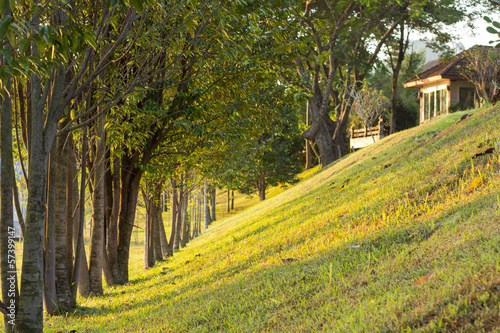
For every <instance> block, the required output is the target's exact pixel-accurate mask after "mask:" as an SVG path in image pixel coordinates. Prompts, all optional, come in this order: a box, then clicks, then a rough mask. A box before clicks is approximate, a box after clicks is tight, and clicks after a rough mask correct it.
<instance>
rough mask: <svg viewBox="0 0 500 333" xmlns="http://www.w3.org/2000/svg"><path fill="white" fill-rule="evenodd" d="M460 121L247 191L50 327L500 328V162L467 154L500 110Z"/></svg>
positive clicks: (496, 132)
mask: <svg viewBox="0 0 500 333" xmlns="http://www.w3.org/2000/svg"><path fill="white" fill-rule="evenodd" d="M462 115H463V113H457V114H452V115H449V116H445V117H440V118H438V119H435V120H432V121H430V122H428V123H426V124H424V125H422V126H419V127H418V128H414V129H410V130H407V131H404V132H401V133H397V134H395V135H391V136H390V137H388V138H386V139H384V140H382V141H380V142H377V143H375V144H373V145H371V146H369V147H367V148H365V149H362V150H360V151H358V152H356V153H354V154H351V155H349V156H347V157H345V158H344V159H342V160H340V161H338V162H337V163H335V164H334V165H332V166H330V167H328V168H326V169H324V170H321V171H317V170H314V171H312V172H311V173H313V174H311V175H310V177H308V178H305V179H304V180H302V181H301V182H300V183H299V184H297V185H296V186H294V187H291V188H288V189H286V190H284V191H283V189H274V190H271V191H270V195H269V199H267V200H266V201H264V202H262V203H257V202H256V199H255V198H254V199H246V197H244V196H239V197H238V200H237V202H238V203H239V204H238V207H249V208H247V209H245V210H244V211H241V212H239V213H238V214H235V215H233V214H230V215H229V216H226V217H225V218H221V219H220V220H219V221H217V222H216V223H214V224H213V225H212V226H211V227H210V228H209V230H207V231H205V232H204V233H203V234H202V235H201V236H200V237H198V238H196V239H194V240H193V241H191V242H190V243H189V244H188V246H187V248H184V249H182V250H180V251H179V252H178V253H176V254H175V256H174V257H173V258H170V259H169V260H168V261H166V262H163V263H160V264H158V265H157V266H155V267H154V268H152V269H150V270H147V271H144V270H143V269H142V260H143V258H142V247H141V246H140V245H137V246H136V245H133V249H132V251H131V254H132V257H131V263H130V270H131V275H130V276H131V282H130V283H129V284H128V285H126V286H117V287H112V288H106V289H105V296H104V297H93V298H89V299H79V304H80V306H79V308H78V309H76V310H75V311H74V312H72V313H68V314H67V315H61V316H53V317H47V318H46V322H45V327H46V330H47V331H48V332H59V331H63V332H66V331H69V330H77V331H78V332H86V331H88V332H113V331H114V332H149V331H151V332H187V331H189V332H214V331H224V332H226V331H237V332H239V331H264V332H267V331H290V332H314V331H327V332H401V331H406V332H413V331H429V332H434V331H438V332H442V331H463V332H481V331H482V330H485V331H491V330H494V329H497V330H498V327H499V322H500V318H499V309H500V308H499V304H500V303H499V302H500V272H499V271H500V264H499V260H500V255H499V252H500V228H499V226H500V198H499V196H500V186H499V185H500V172H499V169H500V165H499V162H500V159H499V155H498V152H495V153H494V154H489V155H486V156H480V157H478V158H475V159H471V158H472V157H473V156H475V154H477V153H479V152H481V151H484V150H485V149H486V148H488V147H493V146H495V145H497V142H500V127H499V125H498V124H500V112H499V109H498V108H491V109H482V110H479V111H476V112H475V113H474V116H473V117H471V118H468V119H467V120H464V121H460V122H459V119H460V117H461V116H462ZM488 140H489V141H488ZM479 145H482V147H481V148H478V146H479ZM497 151H498V149H497ZM477 177H481V182H480V185H477V184H479V183H477V182H476V183H475V184H476V185H475V186H472V185H471V184H473V182H474V180H475V179H476V178H477ZM273 191H282V193H279V194H277V193H276V194H275V195H274V196H273ZM224 195H226V197H225V198H227V193H224V192H223V193H221V194H220V196H219V199H218V200H220V201H222V202H223V201H224V200H225V199H224V197H223V196H224ZM245 200H247V201H245ZM251 200H254V201H251ZM226 204H227V202H226ZM223 205H224V203H222V206H223ZM226 207H227V206H226ZM133 244H134V243H133ZM292 259H296V260H292Z"/></svg>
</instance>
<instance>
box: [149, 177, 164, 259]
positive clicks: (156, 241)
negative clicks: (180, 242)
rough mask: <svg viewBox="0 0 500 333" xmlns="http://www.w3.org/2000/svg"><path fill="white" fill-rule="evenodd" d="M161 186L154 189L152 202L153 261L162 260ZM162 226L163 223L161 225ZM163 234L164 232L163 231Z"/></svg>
mask: <svg viewBox="0 0 500 333" xmlns="http://www.w3.org/2000/svg"><path fill="white" fill-rule="evenodd" d="M160 190H161V186H158V187H157V188H156V189H155V192H154V196H153V200H152V206H153V207H152V211H151V213H152V215H151V219H152V222H153V254H154V260H155V261H162V260H163V252H162V248H161V235H160V217H161V210H162V208H161V201H160V199H161V196H160ZM162 226H163V223H162ZM163 232H165V230H163Z"/></svg>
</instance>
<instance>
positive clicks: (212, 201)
mask: <svg viewBox="0 0 500 333" xmlns="http://www.w3.org/2000/svg"><path fill="white" fill-rule="evenodd" d="M210 192H211V197H210V209H211V210H212V222H214V221H216V220H217V219H216V218H215V205H216V195H217V189H216V188H215V187H214V188H213V189H212V191H210Z"/></svg>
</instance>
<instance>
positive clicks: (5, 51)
mask: <svg viewBox="0 0 500 333" xmlns="http://www.w3.org/2000/svg"><path fill="white" fill-rule="evenodd" d="M0 53H2V55H3V57H4V58H5V60H7V62H11V61H12V57H11V55H10V52H9V50H6V49H1V50H0Z"/></svg>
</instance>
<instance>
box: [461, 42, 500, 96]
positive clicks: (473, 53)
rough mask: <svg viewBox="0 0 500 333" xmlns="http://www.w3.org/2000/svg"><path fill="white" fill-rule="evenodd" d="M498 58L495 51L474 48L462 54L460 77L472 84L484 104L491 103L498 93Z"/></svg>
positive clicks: (485, 48)
mask: <svg viewBox="0 0 500 333" xmlns="http://www.w3.org/2000/svg"><path fill="white" fill-rule="evenodd" d="M493 55H495V56H493ZM498 58H499V55H498V53H497V52H496V50H491V49H490V48H489V47H486V46H475V47H473V48H471V49H469V50H467V51H465V52H464V59H463V61H462V64H461V65H460V68H459V71H460V75H462V76H463V77H464V78H466V79H467V81H469V82H472V83H474V85H475V86H476V93H477V95H478V96H479V98H480V99H481V100H483V101H484V102H486V103H490V102H492V101H493V100H494V99H495V98H497V95H498V93H499V89H498V85H499V83H500V82H499V79H500V78H499V77H498V71H499V67H498V62H497V61H498Z"/></svg>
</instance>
